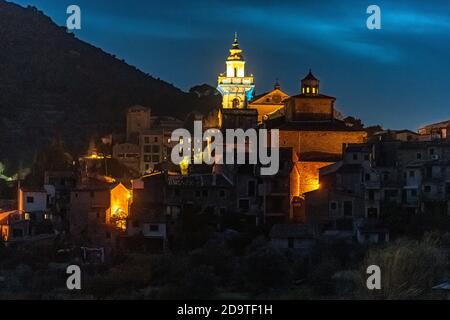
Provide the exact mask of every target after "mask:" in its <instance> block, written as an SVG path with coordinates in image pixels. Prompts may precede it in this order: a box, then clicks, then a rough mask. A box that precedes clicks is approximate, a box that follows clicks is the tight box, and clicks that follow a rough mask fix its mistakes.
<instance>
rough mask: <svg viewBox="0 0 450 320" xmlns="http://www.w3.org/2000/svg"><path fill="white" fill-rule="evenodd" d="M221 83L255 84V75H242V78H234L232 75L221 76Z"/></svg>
mask: <svg viewBox="0 0 450 320" xmlns="http://www.w3.org/2000/svg"><path fill="white" fill-rule="evenodd" d="M219 84H222V85H224V84H225V85H226V84H229V85H233V84H246V85H253V77H241V78H234V77H233V78H232V77H219Z"/></svg>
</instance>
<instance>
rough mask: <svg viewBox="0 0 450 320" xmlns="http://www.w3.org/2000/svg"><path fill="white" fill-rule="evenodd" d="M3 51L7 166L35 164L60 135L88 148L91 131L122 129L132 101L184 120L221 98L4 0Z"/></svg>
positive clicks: (74, 146) (2, 136) (1, 136)
mask: <svg viewBox="0 0 450 320" xmlns="http://www.w3.org/2000/svg"><path fill="white" fill-rule="evenodd" d="M0 48H1V50H0V121H1V122H0V161H3V162H6V163H17V162H18V160H19V159H22V160H23V161H24V162H25V164H26V163H29V162H30V161H32V157H33V155H34V154H35V152H36V150H38V149H40V148H42V146H44V145H46V144H48V143H49V142H50V141H51V140H52V139H54V137H56V136H60V137H62V139H63V141H64V143H65V145H66V146H67V147H68V148H69V150H73V152H77V151H80V150H83V149H84V148H85V146H86V144H87V142H88V140H89V137H90V136H92V135H101V134H104V133H107V132H111V131H116V132H117V131H121V130H123V126H124V124H125V121H124V120H125V119H124V116H125V110H126V108H128V107H129V106H131V105H133V104H141V105H145V106H150V107H151V108H152V112H153V114H155V115H161V114H165V115H173V116H178V117H184V116H185V115H186V114H187V113H189V112H190V111H192V110H199V111H205V110H207V109H209V108H210V107H214V106H211V104H215V103H216V100H217V99H215V98H214V97H213V96H212V97H211V99H207V98H206V99H205V97H199V96H198V95H197V94H195V93H194V92H191V93H185V92H183V91H181V90H179V89H177V88H176V87H174V86H172V85H171V84H168V83H166V82H164V81H161V80H159V79H155V78H153V77H152V76H150V75H148V74H145V73H143V72H142V71H140V70H138V69H137V68H135V67H132V66H130V65H128V64H127V63H126V62H124V61H121V60H118V59H116V58H115V57H114V56H113V55H111V54H108V53H106V52H104V51H102V50H101V49H99V48H96V47H94V46H92V45H90V44H88V43H85V42H83V41H81V40H79V39H77V38H76V37H75V36H74V35H73V34H71V33H68V32H67V31H66V29H65V27H60V26H57V25H56V24H55V23H54V22H53V21H52V20H51V19H50V18H49V17H47V16H46V15H45V14H44V13H42V12H41V11H39V10H38V9H36V8H34V7H28V8H23V7H21V6H19V5H15V4H13V3H9V2H6V1H3V0H0ZM149 54H150V53H149ZM149 58H150V57H149Z"/></svg>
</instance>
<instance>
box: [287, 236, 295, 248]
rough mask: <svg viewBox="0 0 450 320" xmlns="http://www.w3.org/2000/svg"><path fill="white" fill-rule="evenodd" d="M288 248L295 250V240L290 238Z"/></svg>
mask: <svg viewBox="0 0 450 320" xmlns="http://www.w3.org/2000/svg"><path fill="white" fill-rule="evenodd" d="M288 248H289V249H294V238H288Z"/></svg>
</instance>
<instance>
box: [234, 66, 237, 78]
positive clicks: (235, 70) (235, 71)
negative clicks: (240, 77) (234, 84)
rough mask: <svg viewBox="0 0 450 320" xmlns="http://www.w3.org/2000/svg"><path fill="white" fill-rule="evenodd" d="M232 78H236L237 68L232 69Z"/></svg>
mask: <svg viewBox="0 0 450 320" xmlns="http://www.w3.org/2000/svg"><path fill="white" fill-rule="evenodd" d="M234 77H235V78H237V68H234Z"/></svg>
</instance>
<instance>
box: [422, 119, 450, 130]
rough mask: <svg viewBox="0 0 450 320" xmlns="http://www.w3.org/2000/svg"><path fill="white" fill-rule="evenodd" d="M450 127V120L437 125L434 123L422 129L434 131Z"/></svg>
mask: <svg viewBox="0 0 450 320" xmlns="http://www.w3.org/2000/svg"><path fill="white" fill-rule="evenodd" d="M449 125H450V120H446V121H441V122H436V123H432V124H428V125H426V126H423V127H420V128H419V130H420V129H433V128H442V127H446V126H449Z"/></svg>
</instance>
